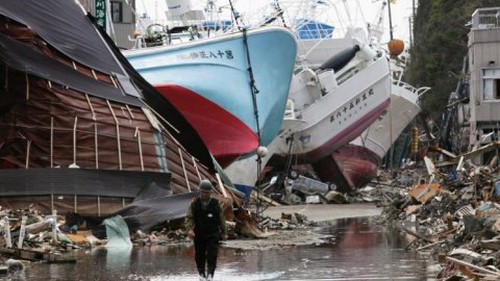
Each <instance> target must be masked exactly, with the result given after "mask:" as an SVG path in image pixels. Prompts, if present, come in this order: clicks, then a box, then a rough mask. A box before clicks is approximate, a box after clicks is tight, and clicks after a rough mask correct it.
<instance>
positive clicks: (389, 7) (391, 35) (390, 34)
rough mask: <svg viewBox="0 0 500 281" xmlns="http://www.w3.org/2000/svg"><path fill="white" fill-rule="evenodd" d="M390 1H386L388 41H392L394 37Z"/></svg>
mask: <svg viewBox="0 0 500 281" xmlns="http://www.w3.org/2000/svg"><path fill="white" fill-rule="evenodd" d="M391 1H392V0H388V1H387V11H388V13H389V40H390V41H392V40H393V39H394V36H393V34H392V15H391Z"/></svg>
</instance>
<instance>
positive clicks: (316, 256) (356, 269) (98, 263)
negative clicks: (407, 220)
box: [0, 218, 433, 281]
mask: <svg viewBox="0 0 500 281" xmlns="http://www.w3.org/2000/svg"><path fill="white" fill-rule="evenodd" d="M373 221H374V220H373V219H372V218H351V219H341V220H336V221H334V222H332V223H331V224H330V225H325V226H324V227H322V228H321V229H320V230H319V231H322V232H324V233H330V234H332V238H331V241H330V243H327V244H322V245H312V246H300V247H294V248H286V249H274V250H266V251H258V250H235V249H227V248H222V249H221V252H220V259H219V267H218V269H217V271H216V276H215V280H228V281H232V280H242V281H253V280H255V281H257V280H433V278H432V275H430V274H427V273H426V267H427V263H426V261H425V260H424V259H423V258H419V257H416V256H415V255H413V254H411V253H408V252H406V251H405V250H404V247H405V246H406V242H405V241H403V240H402V238H401V236H400V235H399V234H398V233H397V232H395V231H391V230H388V229H386V228H384V227H382V226H378V225H375V224H374V222H373ZM193 256H194V251H193V248H192V247H191V246H190V245H180V246H169V247H167V246H154V247H137V248H133V249H132V250H130V251H117V250H106V249H96V250H92V251H88V252H86V253H85V252H82V253H80V254H79V256H78V262H77V263H76V264H50V265H49V264H38V263H32V264H30V265H28V266H27V267H26V269H25V270H24V271H23V272H20V273H18V274H11V275H9V276H4V277H5V279H1V277H0V280H61V281H62V280H64V281H66V280H82V281H88V280H136V281H139V280H144V281H146V280H148V281H149V280H151V281H159V280H179V281H184V280H186V281H187V280H198V279H197V276H196V274H195V272H194V261H193ZM427 275H429V276H427Z"/></svg>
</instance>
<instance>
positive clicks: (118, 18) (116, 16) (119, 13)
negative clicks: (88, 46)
mask: <svg viewBox="0 0 500 281" xmlns="http://www.w3.org/2000/svg"><path fill="white" fill-rule="evenodd" d="M111 18H112V19H113V22H123V3H122V2H111Z"/></svg>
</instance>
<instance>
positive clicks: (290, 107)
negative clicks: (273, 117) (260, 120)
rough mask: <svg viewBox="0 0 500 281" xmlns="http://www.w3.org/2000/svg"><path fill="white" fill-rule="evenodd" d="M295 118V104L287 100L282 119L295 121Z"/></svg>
mask: <svg viewBox="0 0 500 281" xmlns="http://www.w3.org/2000/svg"><path fill="white" fill-rule="evenodd" d="M295 117H296V116H295V103H294V102H293V100H291V99H288V100H287V101H286V107H285V117H284V119H288V120H293V119H296V118H295Z"/></svg>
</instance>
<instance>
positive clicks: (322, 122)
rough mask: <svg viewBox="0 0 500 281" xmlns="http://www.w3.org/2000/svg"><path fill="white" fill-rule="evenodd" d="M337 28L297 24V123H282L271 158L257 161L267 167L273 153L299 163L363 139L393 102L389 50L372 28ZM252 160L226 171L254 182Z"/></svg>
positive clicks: (292, 100) (239, 180)
mask: <svg viewBox="0 0 500 281" xmlns="http://www.w3.org/2000/svg"><path fill="white" fill-rule="evenodd" d="M282 7H283V5H282V6H281V7H280V8H282ZM283 9H284V8H283ZM294 14H297V13H294ZM308 14H311V13H308ZM294 22H298V21H294ZM334 26H335V25H329V24H323V23H321V22H318V21H316V20H307V21H304V20H302V21H300V24H299V25H298V26H296V28H295V30H296V33H295V34H296V36H297V37H298V38H299V40H298V46H299V49H298V57H297V64H296V68H295V72H294V73H295V74H294V77H293V80H292V85H291V89H290V94H289V108H288V112H289V113H290V114H289V115H288V116H287V122H286V123H284V124H291V126H292V127H286V126H284V127H282V132H281V134H280V136H278V137H277V138H276V139H275V140H274V142H275V143H273V144H272V145H270V146H269V148H270V149H269V154H268V156H266V157H265V158H262V159H257V160H259V161H261V164H262V166H265V162H266V161H268V160H269V159H270V158H271V156H272V157H274V158H281V159H282V161H273V162H281V163H289V162H290V161H287V160H286V159H290V158H293V159H294V163H303V164H313V163H315V162H318V161H319V160H321V159H323V158H324V157H325V156H326V155H330V154H331V153H333V152H334V151H335V150H336V149H338V148H340V147H342V146H344V145H346V144H348V143H349V142H350V141H352V140H353V139H355V138H356V137H358V136H359V135H360V134H361V133H362V132H363V131H364V130H365V129H366V128H368V126H370V124H371V123H373V122H374V121H375V120H376V119H377V118H378V117H379V115H380V114H381V113H383V112H384V111H385V110H386V109H387V107H388V106H389V104H390V92H391V80H390V75H389V74H390V71H389V59H388V57H387V56H386V54H385V52H384V51H383V50H382V49H380V48H377V46H376V45H372V44H370V39H369V36H368V34H367V32H366V30H364V29H362V28H358V27H348V28H347V29H346V30H345V31H344V32H343V33H342V35H341V36H338V35H337V36H334V35H335V32H332V30H335V29H334ZM337 32H340V28H339V31H337ZM327 54H328V55H327ZM299 122H300V123H301V125H300V126H297V124H298V123H299ZM251 163H252V160H247V159H244V160H242V163H241V164H239V163H238V162H236V163H234V165H231V166H230V167H229V168H228V169H226V170H225V171H226V173H227V174H228V175H229V176H230V177H231V178H232V179H233V182H234V183H235V184H241V186H248V185H250V186H253V185H254V184H255V180H256V176H255V175H257V174H258V171H257V172H255V173H253V172H250V173H248V174H249V177H245V176H244V175H242V171H244V170H247V171H248V170H249V169H248V167H250V166H251ZM253 163H254V166H255V159H253ZM239 165H241V166H239ZM285 166H286V164H285ZM255 169H258V168H255ZM285 169H286V168H285ZM250 177H252V178H250Z"/></svg>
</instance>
